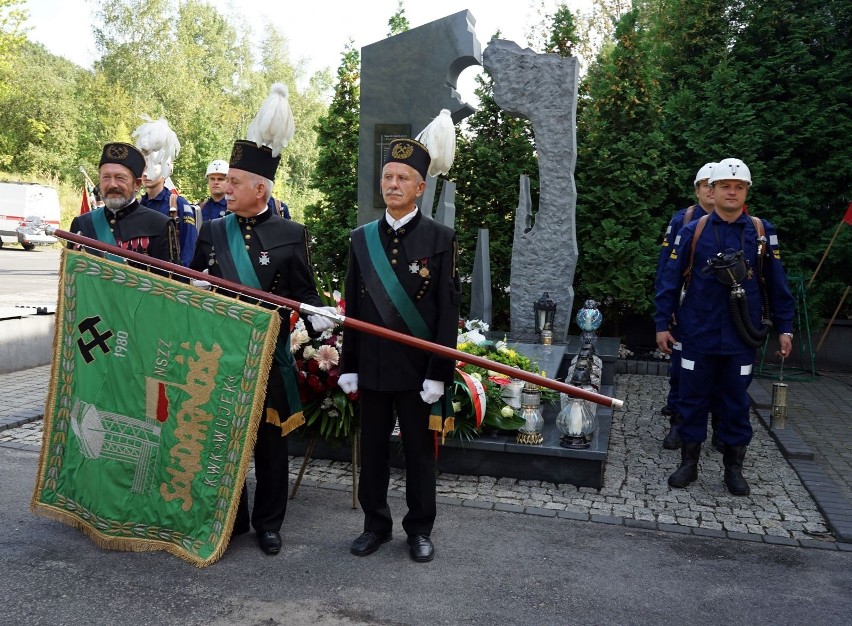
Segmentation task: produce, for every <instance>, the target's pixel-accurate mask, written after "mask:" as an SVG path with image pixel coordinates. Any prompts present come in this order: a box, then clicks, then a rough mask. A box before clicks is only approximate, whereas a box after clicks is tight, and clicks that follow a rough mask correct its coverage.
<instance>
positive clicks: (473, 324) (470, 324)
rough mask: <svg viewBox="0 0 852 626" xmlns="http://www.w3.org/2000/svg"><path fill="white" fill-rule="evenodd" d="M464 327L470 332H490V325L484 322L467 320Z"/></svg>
mask: <svg viewBox="0 0 852 626" xmlns="http://www.w3.org/2000/svg"><path fill="white" fill-rule="evenodd" d="M464 327H465V328H467V329H468V330H478V331H482V332H486V331H487V330H488V324H486V323H485V322H483V321H482V320H467V321H466V322H465V323H464Z"/></svg>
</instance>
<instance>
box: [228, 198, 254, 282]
mask: <svg viewBox="0 0 852 626" xmlns="http://www.w3.org/2000/svg"><path fill="white" fill-rule="evenodd" d="M222 221H223V222H224V224H225V232H226V233H227V237H228V250H230V252H231V258H232V259H233V260H234V266H235V267H236V270H237V275H238V276H239V281H238V282H239V283H240V284H241V285H245V286H246V287H253V288H254V289H263V287H261V286H260V280H258V278H257V274H256V273H255V271H254V267H252V264H251V259H249V255H248V252H246V246H245V244H244V243H243V234H242V233H241V232H240V225H239V224H238V223H237V216H236V215H234V214H233V213H231V214H230V215H227V216H225V217H224V218H223V220H222Z"/></svg>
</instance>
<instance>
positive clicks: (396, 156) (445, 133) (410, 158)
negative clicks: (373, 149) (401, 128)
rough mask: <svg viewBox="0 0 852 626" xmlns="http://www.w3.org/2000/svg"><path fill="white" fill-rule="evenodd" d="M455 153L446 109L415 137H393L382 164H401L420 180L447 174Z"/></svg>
mask: <svg viewBox="0 0 852 626" xmlns="http://www.w3.org/2000/svg"><path fill="white" fill-rule="evenodd" d="M455 155H456V127H455V126H454V125H453V119H452V117H451V116H450V111H449V109H442V110H441V113H440V114H439V115H438V117H436V118H435V119H434V120H432V122H431V123H430V124H429V125H428V126H427V127H426V128H424V129H423V131H422V132H421V133H420V134H419V135H417V139H407V138H404V139H394V140H393V141H392V142H390V144H389V145H388V151H387V153H385V158H384V161H383V162H382V167H384V166H385V165H387V164H388V163H404V164H405V165H408V166H410V167H413V168H414V169H415V170H416V171H417V173H419V174H420V176H422V177H423V178H424V179H425V178H426V176H427V175H429V176H437V175H438V174H447V173H448V172H449V171H450V167H452V164H453V159H454V158H455Z"/></svg>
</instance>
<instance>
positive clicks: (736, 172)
mask: <svg viewBox="0 0 852 626" xmlns="http://www.w3.org/2000/svg"><path fill="white" fill-rule="evenodd" d="M717 180H743V181H745V182H747V183H748V186H749V187H751V172H750V171H749V169H748V166H747V165H746V164H745V163H743V162H742V161H740V160H739V159H722V160H721V161H719V162H718V163H716V165H714V166H713V173H712V174H711V175H710V180H708V181H707V182H708V184H710V185H712V184H713V183H715V182H716V181H717Z"/></svg>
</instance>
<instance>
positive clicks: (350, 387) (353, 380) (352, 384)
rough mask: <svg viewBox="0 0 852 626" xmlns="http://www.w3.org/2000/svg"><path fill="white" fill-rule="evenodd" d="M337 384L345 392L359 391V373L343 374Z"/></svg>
mask: <svg viewBox="0 0 852 626" xmlns="http://www.w3.org/2000/svg"><path fill="white" fill-rule="evenodd" d="M337 384H338V386H339V387H340V388H341V389H342V390H343V393H355V392H356V391H358V374H341V375H340V378H338V379H337Z"/></svg>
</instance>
